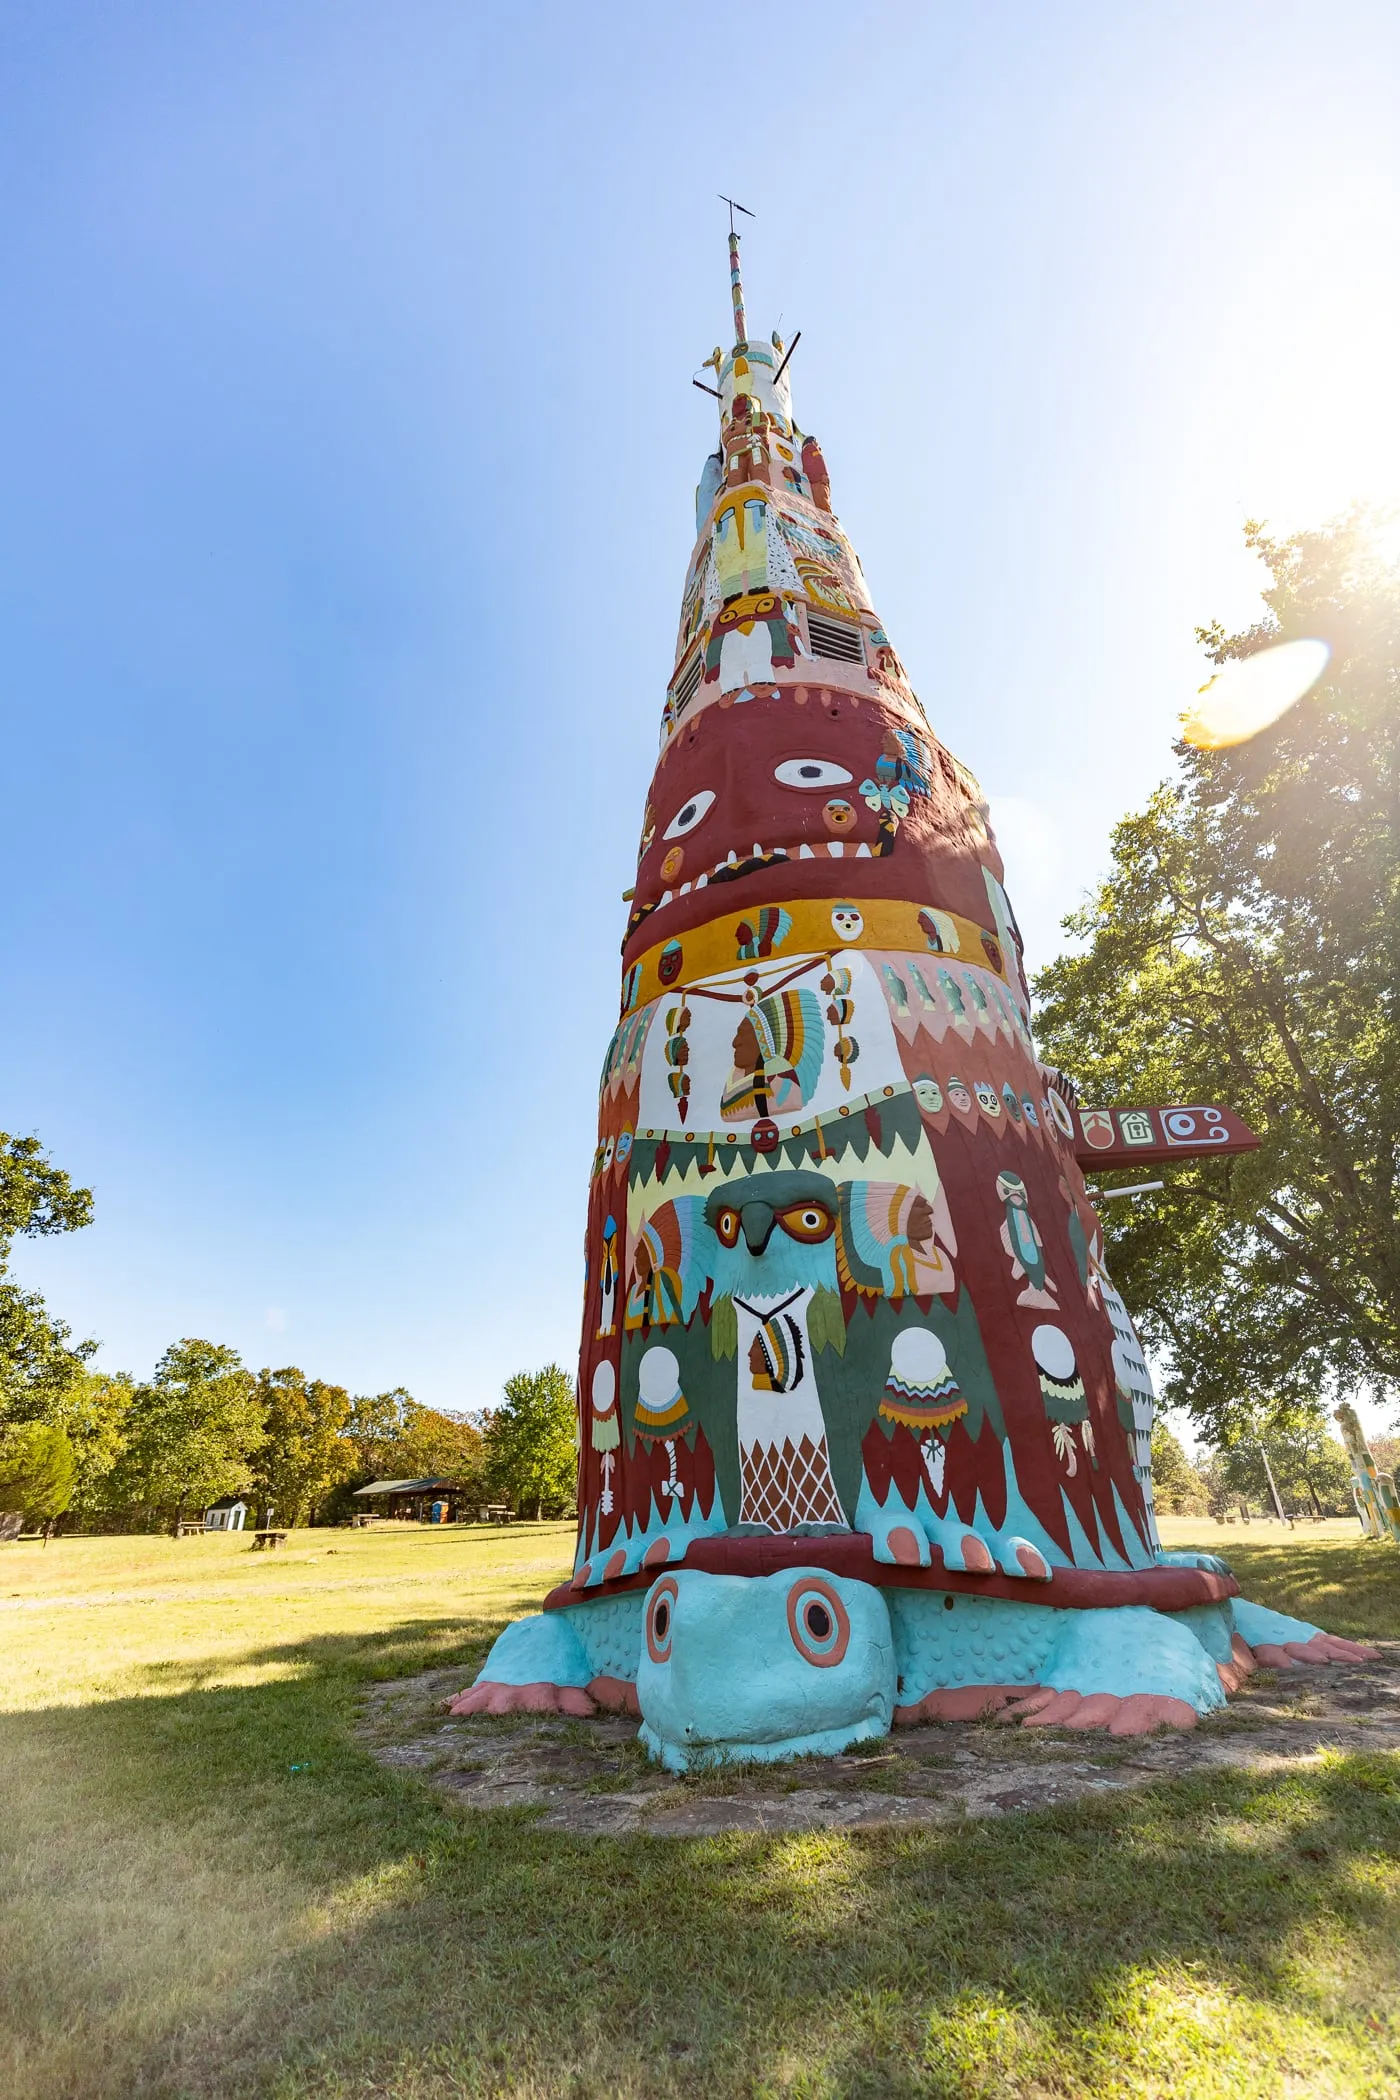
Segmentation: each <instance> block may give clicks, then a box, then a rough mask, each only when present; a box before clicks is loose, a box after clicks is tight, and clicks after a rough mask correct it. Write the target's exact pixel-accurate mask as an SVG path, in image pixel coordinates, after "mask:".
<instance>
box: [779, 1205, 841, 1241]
mask: <svg viewBox="0 0 1400 2100" xmlns="http://www.w3.org/2000/svg"><path fill="white" fill-rule="evenodd" d="M778 1223H779V1224H780V1225H781V1226H782V1228H783V1231H784V1232H785V1233H786V1234H787V1236H788V1238H789V1239H793V1240H806V1241H808V1242H809V1243H811V1242H813V1241H816V1240H825V1239H830V1237H831V1235H832V1233H833V1232H834V1231H835V1229H836V1220H835V1218H834V1217H833V1216H832V1215H831V1212H830V1211H829V1210H827V1208H826V1207H825V1205H824V1204H821V1203H794V1204H793V1206H792V1208H791V1209H790V1210H783V1211H779V1213H778Z"/></svg>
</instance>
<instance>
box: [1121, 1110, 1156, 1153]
mask: <svg viewBox="0 0 1400 2100" xmlns="http://www.w3.org/2000/svg"><path fill="white" fill-rule="evenodd" d="M1118 1134H1119V1136H1120V1137H1121V1138H1122V1140H1123V1143H1124V1144H1125V1145H1155V1144H1156V1142H1157V1133H1156V1131H1155V1130H1154V1129H1153V1128H1152V1117H1151V1115H1150V1114H1149V1113H1148V1111H1147V1110H1146V1109H1145V1108H1126V1109H1121V1110H1120V1111H1119V1115H1118Z"/></svg>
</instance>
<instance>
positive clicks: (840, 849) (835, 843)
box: [826, 839, 846, 860]
mask: <svg viewBox="0 0 1400 2100" xmlns="http://www.w3.org/2000/svg"><path fill="white" fill-rule="evenodd" d="M826 850H827V852H828V853H829V854H830V855H831V857H832V859H833V860H840V858H841V856H842V854H843V853H844V852H845V850H846V845H845V841H844V839H832V841H831V842H830V844H829V845H828V847H827V849H826Z"/></svg>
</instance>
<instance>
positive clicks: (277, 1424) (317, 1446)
mask: <svg viewBox="0 0 1400 2100" xmlns="http://www.w3.org/2000/svg"><path fill="white" fill-rule="evenodd" d="M257 1402H258V1405H259V1407H260V1409H261V1411H262V1429H263V1440H262V1443H261V1444H260V1446H259V1447H258V1452H257V1457H256V1461H255V1464H254V1469H253V1489H254V1492H255V1493H256V1495H257V1497H258V1499H259V1501H260V1502H261V1503H262V1505H263V1507H264V1508H265V1509H272V1510H274V1511H275V1512H276V1515H277V1518H278V1521H279V1522H280V1523H282V1524H300V1523H302V1522H304V1520H305V1519H306V1517H307V1516H308V1514H309V1513H310V1512H311V1511H312V1510H313V1509H315V1508H316V1506H317V1505H318V1504H319V1503H320V1502H321V1500H322V1499H323V1498H324V1497H325V1496H326V1495H327V1494H329V1492H330V1491H331V1489H332V1488H334V1487H336V1486H337V1485H338V1484H339V1482H341V1481H342V1480H344V1479H345V1477H346V1475H347V1474H349V1473H351V1472H353V1470H354V1467H355V1450H354V1447H353V1445H352V1444H350V1442H349V1441H348V1440H347V1438H346V1437H345V1436H343V1435H342V1433H341V1432H342V1431H343V1430H344V1428H345V1425H346V1423H347V1422H348V1421H349V1419H350V1395H349V1394H348V1393H347V1392H346V1391H345V1388H344V1387H343V1386H339V1385H327V1383H326V1382H325V1380H324V1379H322V1378H308V1377H307V1376H306V1374H305V1372H304V1371H298V1370H295V1369H293V1368H288V1369H286V1370H282V1371H263V1372H261V1373H260V1374H259V1377H258V1381H257Z"/></svg>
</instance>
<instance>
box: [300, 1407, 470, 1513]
mask: <svg viewBox="0 0 1400 2100" xmlns="http://www.w3.org/2000/svg"><path fill="white" fill-rule="evenodd" d="M345 1439H346V1442H347V1443H348V1444H349V1446H350V1449H351V1453H352V1464H351V1470H350V1472H349V1474H348V1476H347V1477H346V1479H345V1480H344V1482H343V1483H342V1485H341V1486H340V1487H339V1488H338V1489H337V1490H336V1491H335V1493H334V1495H333V1496H332V1498H331V1500H330V1502H329V1503H328V1505H327V1512H326V1513H327V1514H328V1515H330V1516H332V1517H337V1516H341V1515H345V1514H348V1512H349V1511H350V1510H351V1509H359V1508H363V1506H364V1505H363V1504H362V1503H357V1502H355V1501H354V1499H353V1497H354V1490H355V1489H356V1488H357V1487H365V1486H367V1485H368V1483H369V1482H370V1481H371V1480H428V1479H434V1478H441V1479H444V1480H451V1481H453V1482H455V1483H456V1484H457V1485H458V1486H459V1487H460V1488H461V1489H462V1492H463V1497H464V1499H465V1500H466V1501H467V1502H468V1503H472V1502H481V1501H484V1500H485V1497H486V1445H485V1439H484V1437H483V1435H482V1428H481V1420H480V1418H473V1417H471V1416H469V1415H465V1414H457V1413H454V1412H452V1411H450V1410H449V1409H446V1408H437V1407H423V1406H422V1405H420V1403H419V1402H418V1401H417V1400H415V1399H414V1398H413V1396H412V1394H411V1393H407V1392H405V1391H404V1389H403V1387H402V1386H396V1387H395V1388H394V1390H393V1391H392V1392H389V1393H374V1394H371V1395H369V1396H364V1395H361V1396H359V1397H358V1398H356V1399H354V1400H352V1401H351V1403H350V1417H349V1420H348V1422H347V1423H346V1427H345Z"/></svg>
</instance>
